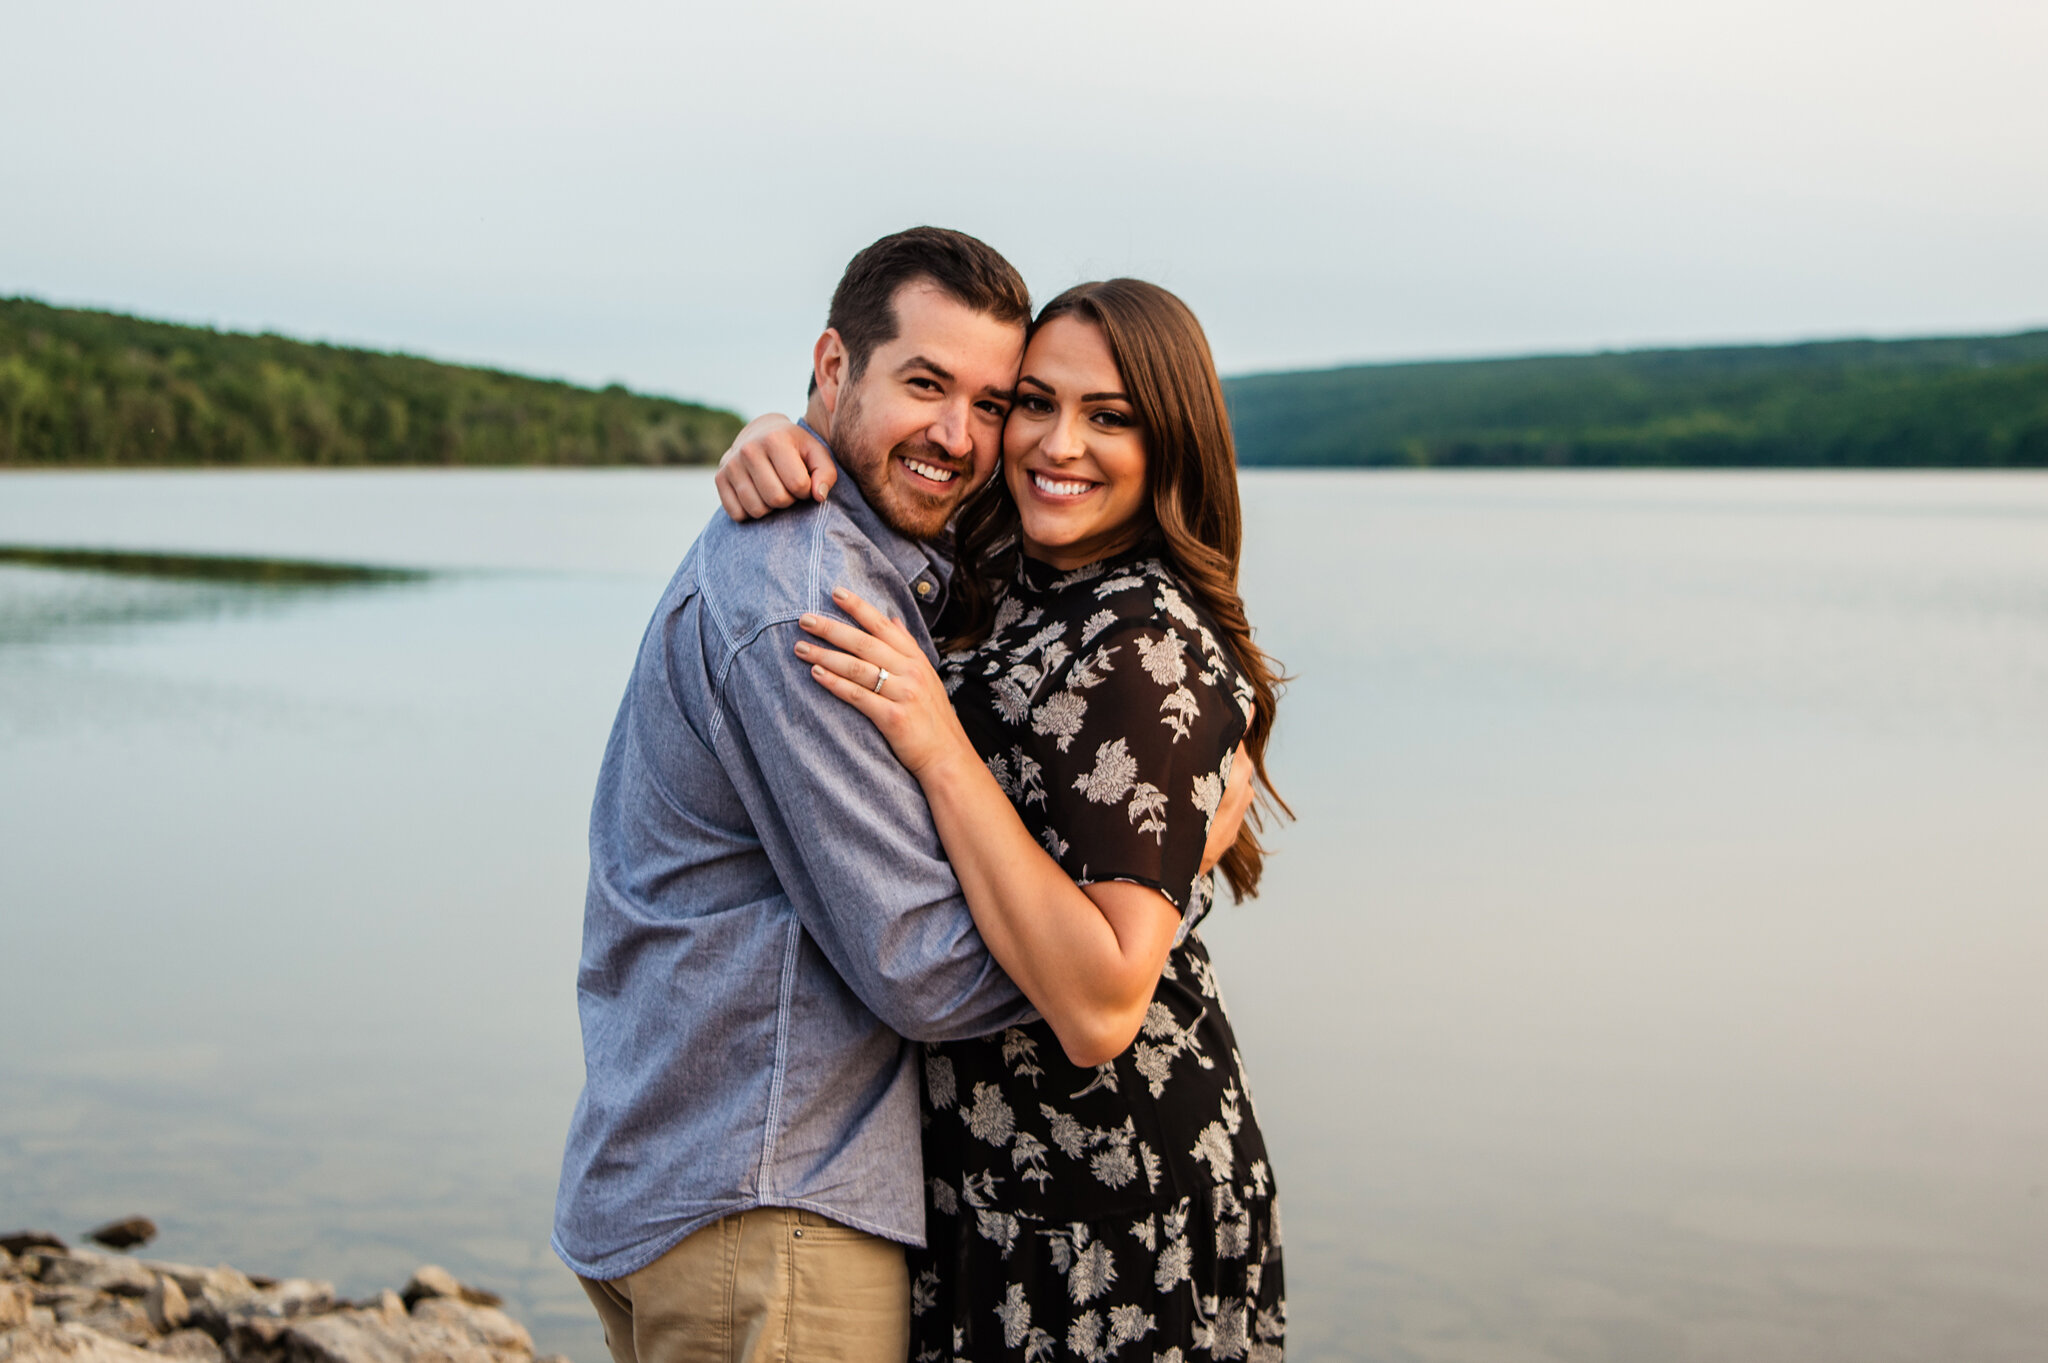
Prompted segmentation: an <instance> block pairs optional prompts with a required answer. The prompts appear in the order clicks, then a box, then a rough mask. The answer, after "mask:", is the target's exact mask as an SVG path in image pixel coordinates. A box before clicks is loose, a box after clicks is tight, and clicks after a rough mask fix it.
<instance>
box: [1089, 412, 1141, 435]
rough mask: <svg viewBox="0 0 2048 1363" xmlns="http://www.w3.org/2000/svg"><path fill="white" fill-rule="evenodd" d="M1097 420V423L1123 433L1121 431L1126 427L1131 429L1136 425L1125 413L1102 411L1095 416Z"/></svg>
mask: <svg viewBox="0 0 2048 1363" xmlns="http://www.w3.org/2000/svg"><path fill="white" fill-rule="evenodd" d="M1095 419H1096V421H1098V422H1100V423H1101V424H1102V425H1104V426H1108V427H1110V428H1112V429H1114V430H1119V431H1121V430H1123V429H1125V428H1126V427H1129V426H1131V425H1133V424H1135V423H1133V421H1132V419H1131V418H1130V416H1129V415H1128V414H1126V413H1123V412H1111V411H1102V412H1097V413H1096V414H1095Z"/></svg>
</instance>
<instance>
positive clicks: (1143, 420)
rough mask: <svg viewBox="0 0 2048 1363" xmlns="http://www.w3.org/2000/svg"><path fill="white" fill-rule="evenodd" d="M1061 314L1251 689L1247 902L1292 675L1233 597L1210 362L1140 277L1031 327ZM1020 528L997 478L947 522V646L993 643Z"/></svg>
mask: <svg viewBox="0 0 2048 1363" xmlns="http://www.w3.org/2000/svg"><path fill="white" fill-rule="evenodd" d="M1066 316H1077V317H1081V318H1085V319H1086V320H1088V321H1090V322H1093V323H1094V324H1095V325H1096V326H1098V327H1100V328H1101V329H1102V334H1103V336H1104V338H1105V339H1107V340H1108V342H1109V350H1110V354H1111V355H1112V356H1114V357H1115V359H1116V367H1117V370H1118V372H1119V373H1121V374H1122V375H1123V385H1124V391H1125V392H1126V393H1127V394H1128V395H1129V396H1130V399H1131V405H1132V406H1133V407H1134V408H1136V409H1137V416H1138V422H1139V425H1140V428H1141V429H1142V430H1143V432H1144V436H1145V473H1146V481H1147V482H1148V483H1149V484H1150V485H1151V494H1152V514H1153V518H1154V519H1155V520H1156V521H1157V522H1158V527H1159V536H1160V539H1161V540H1162V541H1163V554H1164V557H1165V558H1166V560H1167V562H1168V563H1169V564H1171V565H1172V567H1173V569H1174V571H1175V572H1177V573H1178V574H1179V575H1180V577H1181V579H1182V581H1184V582H1185V583H1186V584H1187V586H1188V588H1189V589H1190V590H1191V591H1193V592H1194V594H1195V596H1196V598H1197V599H1198V600H1199V601H1200V602H1201V603H1202V605H1203V606H1204V607H1205V608H1206V609H1207V610H1208V612H1209V614H1210V616H1211V617H1212V618H1213V619H1214V620H1215V621H1216V623H1217V625H1218V626H1219V627H1220V628H1221V630H1222V634H1223V642H1224V644H1225V646H1226V647H1228V648H1229V649H1230V652H1231V655H1232V656H1233V657H1234V658H1236V660H1237V665H1238V667H1239V668H1240V669H1241V670H1242V671H1243V672H1244V675H1245V677H1246V678H1247V679H1248V680H1249V681H1250V682H1251V687H1252V717H1251V726H1250V728H1249V729H1247V730H1246V732H1245V738H1244V745H1245V751H1246V752H1247V753H1249V754H1250V755H1251V759H1252V770H1253V772H1254V774H1255V776H1256V777H1257V781H1258V790H1257V795H1258V799H1257V800H1255V801H1254V803H1253V808H1252V809H1251V811H1250V812H1249V813H1248V814H1247V815H1246V818H1245V823H1244V829H1243V831H1242V832H1240V833H1239V834H1238V835H1237V841H1236V842H1235V843H1233V844H1232V845H1231V848H1230V850H1229V851H1228V852H1225V853H1224V854H1223V860H1222V862H1221V863H1220V869H1221V870H1222V872H1223V878H1224V879H1225V880H1227V881H1228V882H1229V883H1230V889H1231V893H1232V894H1234V895H1235V896H1236V897H1237V898H1238V899H1240V900H1243V899H1248V898H1250V897H1252V896H1253V895H1256V894H1257V893H1258V892H1259V876H1260V873H1261V872H1262V871H1263V870H1264V868H1265V857H1266V852H1265V848H1264V847H1262V846H1261V845H1260V843H1259V838H1258V830H1259V829H1261V828H1263V827H1264V819H1263V817H1262V814H1261V806H1262V805H1263V806H1265V807H1269V808H1276V809H1278V810H1279V811H1280V812H1281V813H1283V814H1288V815H1290V816H1291V815H1292V813H1293V811H1291V810H1289V809H1288V808H1287V803H1286V801H1284V800H1282V799H1281V798H1280V796H1279V794H1278V793H1277V792H1276V791H1275V790H1274V789H1273V783H1272V781H1271V780H1269V779H1268V778H1267V776H1266V741H1267V739H1269V738H1270V737H1271V736H1272V733H1273V713H1274V710H1275V708H1276V707H1277V705H1278V702H1279V692H1280V687H1281V684H1282V683H1284V682H1285V681H1286V680H1287V679H1286V677H1285V676H1283V675H1282V674H1281V672H1280V669H1279V668H1278V667H1277V666H1275V665H1274V663H1273V660H1272V659H1271V658H1269V657H1267V656H1266V654H1265V652H1264V651H1263V650H1261V649H1260V648H1259V646H1258V645H1257V644H1255V643H1253V642H1252V629H1251V624H1250V622H1249V621H1247V620H1246V619H1245V614H1244V600H1243V598H1241V597H1240V596H1239V595H1238V593H1237V564H1238V555H1239V551H1240V549H1241V547H1242V542H1243V538H1244V523H1243V517H1242V516H1241V514H1240V513H1239V510H1238V501H1237V446H1236V442H1235V441H1233V440H1232V439H1231V434H1230V414H1229V412H1228V411H1227V410H1226V409H1225V407H1224V405H1223V385H1222V384H1221V383H1220V382H1218V381H1217V378H1216V362H1215V361H1214V360H1213V359H1212V358H1210V355H1209V340H1208V337H1206V336H1205V335H1203V333H1202V324H1201V323H1200V322H1197V321H1196V320H1195V315H1194V313H1192V312H1190V311H1189V310H1188V306H1187V304H1185V303H1183V302H1181V301H1180V299H1178V298H1176V297H1174V296H1173V295H1172V294H1170V293H1168V292H1167V291H1166V290H1165V289H1162V288H1160V287H1159V286H1158V285H1157V284H1147V283H1145V282H1144V281H1143V280H1139V279H1108V280H1103V281H1101V282H1100V283H1095V284H1076V285H1075V286H1074V287H1073V288H1071V289H1068V290H1067V291H1066V292H1065V293H1063V294H1061V295H1060V296H1059V297H1057V298H1055V299H1053V300H1052V301H1051V302H1050V303H1047V304H1046V305H1045V309H1044V311H1042V312H1040V313H1039V314H1038V321H1037V322H1036V323H1035V324H1034V329H1035V328H1036V327H1042V326H1044V325H1045V324H1046V323H1047V322H1049V321H1051V320H1052V319H1053V318H1055V317H1066ZM1019 524H1020V523H1019V518H1018V515H1017V503H1016V501H1015V500H1014V499H1013V498H1012V497H1011V496H1010V488H1009V484H1008V482H1007V481H1006V480H1005V479H1004V478H1003V476H1002V475H1001V473H1000V472H999V473H998V474H997V475H996V476H995V477H994V478H991V479H990V480H989V481H988V483H987V484H986V485H984V486H983V487H982V488H980V489H979V490H978V491H977V492H976V493H975V494H974V495H973V496H972V497H971V498H969V499H968V502H967V504H966V505H965V506H964V507H962V508H961V510H960V513H959V514H958V516H956V517H955V518H954V522H953V531H954V539H953V555H954V560H955V562H956V563H957V564H959V565H960V567H961V568H962V569H964V570H965V571H962V572H959V573H958V574H956V576H955V580H954V589H955V592H956V596H955V609H956V611H957V612H958V614H956V615H955V616H954V619H955V620H956V621H958V622H959V629H958V631H957V633H956V634H955V635H954V637H953V638H951V639H949V640H947V642H946V647H948V648H959V647H961V646H963V645H965V644H970V643H977V642H979V641H980V640H982V639H984V638H986V637H987V636H988V632H989V629H990V627H991V626H992V624H993V623H994V617H995V601H994V590H993V588H994V584H995V583H996V582H1000V581H1008V580H1009V579H1010V578H1012V577H1013V576H1014V575H1015V573H1016V570H1017V556H1018V554H1019V553H1020V552H1021V541H1020V535H1019Z"/></svg>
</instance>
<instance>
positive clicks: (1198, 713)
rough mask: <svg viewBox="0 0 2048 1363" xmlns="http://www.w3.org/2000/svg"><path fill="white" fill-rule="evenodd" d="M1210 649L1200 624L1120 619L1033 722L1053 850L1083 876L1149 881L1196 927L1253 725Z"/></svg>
mask: <svg viewBox="0 0 2048 1363" xmlns="http://www.w3.org/2000/svg"><path fill="white" fill-rule="evenodd" d="M1213 650H1214V640H1213V638H1212V637H1211V636H1210V635H1209V634H1208V632H1207V631H1206V630H1202V629H1200V628H1199V626H1197V627H1195V628H1184V627H1183V626H1182V625H1181V624H1179V623H1177V622H1175V621H1173V620H1170V619H1168V620H1159V619H1135V620H1132V619H1125V620H1120V621H1117V622H1115V623H1112V624H1109V625H1108V627H1107V628H1105V629H1103V630H1102V631H1101V632H1100V633H1099V634H1098V635H1096V636H1095V637H1093V638H1090V639H1088V640H1087V641H1086V642H1084V643H1083V645H1082V647H1081V649H1080V650H1079V651H1078V653H1077V654H1075V655H1074V657H1073V658H1072V660H1071V662H1070V664H1069V665H1068V667H1067V669H1066V675H1065V677H1064V683H1063V685H1062V686H1060V688H1059V689H1058V690H1057V691H1055V692H1054V693H1053V694H1052V695H1051V696H1050V697H1048V698H1047V699H1046V701H1045V702H1043V703H1042V704H1041V705H1040V706H1038V707H1036V711H1035V713H1034V716H1033V718H1034V721H1035V722H1034V724H1033V728H1034V730H1035V731H1036V732H1037V734H1038V735H1039V739H1040V741H1039V743H1038V745H1037V748H1036V752H1035V756H1036V758H1037V760H1038V763H1039V764H1040V766H1041V767H1042V770H1041V771H1040V772H1039V773H1037V775H1038V776H1039V778H1040V780H1041V781H1042V787H1041V788H1042V790H1043V792H1044V799H1045V814H1044V820H1045V829H1046V834H1045V841H1046V844H1047V848H1048V850H1049V851H1051V852H1052V854H1053V856H1054V857H1055V858H1056V859H1057V860H1058V861H1059V863H1060V865H1061V866H1062V867H1063V868H1064V869H1065V870H1066V871H1067V873H1068V874H1069V875H1071V876H1073V877H1074V879H1075V880H1076V881H1078V882H1080V883H1082V884H1084V885H1085V884H1089V883H1091V882H1094V881H1103V880H1127V881H1134V882H1136V883H1138V884H1140V885H1150V886H1152V887H1154V888H1155V889H1157V890H1159V891H1161V892H1162V893H1163V894H1165V896H1166V897H1167V898H1168V899H1169V900H1171V901H1172V902H1173V904H1174V906H1175V907H1176V908H1178V909H1179V910H1180V911H1181V913H1182V916H1183V918H1184V919H1187V920H1190V921H1192V919H1193V918H1195V917H1199V916H1200V913H1201V911H1203V910H1205V909H1206V908H1207V906H1208V899H1209V896H1208V893H1207V881H1208V877H1207V876H1201V877H1199V878H1198V877H1197V875H1196V871H1197V868H1198V867H1199V866H1200V865H1201V861H1202V849H1203V847H1204V845H1205V844H1206V842H1207V841H1208V836H1209V823H1210V820H1211V819H1212V818H1213V817H1214V816H1215V813H1216V807H1217V804H1218V802H1219V801H1220V800H1221V798H1222V794H1223V787H1224V783H1225V782H1226V781H1227V780H1228V779H1229V776H1230V761H1231V757H1232V754H1233V753H1234V752H1235V750H1236V748H1237V745H1238V742H1239V740H1240V739H1242V738H1243V737H1244V733H1245V728H1246V718H1245V710H1244V708H1243V703H1242V700H1241V699H1240V694H1239V693H1240V690H1241V687H1240V686H1239V685H1238V677H1237V673H1236V669H1235V668H1234V667H1233V666H1231V665H1230V664H1229V663H1228V662H1227V661H1226V660H1224V659H1223V658H1222V657H1221V656H1219V655H1218V654H1217V653H1215V652H1214V651H1213ZM1033 793H1036V792H1033Z"/></svg>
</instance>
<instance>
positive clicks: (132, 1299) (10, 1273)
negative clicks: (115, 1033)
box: [0, 1232, 568, 1363]
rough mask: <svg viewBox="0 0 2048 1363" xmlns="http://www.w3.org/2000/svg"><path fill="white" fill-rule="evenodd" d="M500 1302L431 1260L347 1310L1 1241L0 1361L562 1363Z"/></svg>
mask: <svg viewBox="0 0 2048 1363" xmlns="http://www.w3.org/2000/svg"><path fill="white" fill-rule="evenodd" d="M499 1304H500V1303H499V1299H498V1298H497V1297H496V1296H495V1295H494V1294H492V1293H489V1292H485V1291H482V1290H480V1289H478V1288H474V1287H468V1286H465V1285H464V1284H462V1283H459V1282H457V1281H456V1280H455V1279H454V1277H453V1276H452V1275H450V1274H449V1273H448V1272H447V1271H446V1270H444V1269H440V1268H436V1267H434V1266H432V1265H428V1266H426V1267H423V1268H421V1269H420V1270H419V1271H418V1272H416V1273H414V1274H413V1276H412V1280H411V1281H410V1282H408V1283H407V1284H406V1285H405V1288H404V1290H403V1291H402V1292H394V1291H391V1290H389V1289H387V1290H385V1291H383V1292H381V1293H379V1294H378V1295H377V1296H376V1297H374V1298H372V1299H370V1300H367V1301H346V1300H343V1299H340V1298H338V1297H336V1296H335V1295H334V1287H333V1285H332V1284H330V1283H324V1282H318V1281H315V1280H313V1279H309V1278H284V1279H277V1278H266V1277H261V1276H258V1275H255V1274H250V1273H244V1272H241V1271H240V1270H238V1269H234V1268H229V1267H228V1266H226V1265H225V1264H223V1265H221V1266H220V1267H218V1268H196V1267H194V1266H192V1265H190V1264H173V1263H162V1262H158V1261H155V1260H150V1259H139V1258H132V1257H130V1256H128V1255H125V1254H101V1253H97V1252H94V1251H91V1250H85V1249H73V1248H69V1247H67V1246H66V1245H64V1244H63V1243H61V1242H60V1241H59V1240H58V1239H57V1237H55V1236H51V1235H44V1234H39V1233H35V1232H20V1233H16V1234H13V1235H7V1236H0V1363H165V1360H166V1359H180V1360H184V1361H185V1363H568V1360H567V1359H565V1358H562V1357H561V1356H560V1355H558V1354H557V1355H548V1356H546V1357H543V1358H540V1359H536V1358H535V1357H534V1354H533V1340H532V1338H531V1337H530V1336H529V1335H528V1334H527V1332H526V1328H525V1327H524V1326H522V1325H521V1324H520V1323H519V1322H518V1321H516V1320H514V1319H512V1318H511V1317H510V1316H508V1315H506V1314H505V1313H504V1312H503V1311H502V1310H500V1309H499Z"/></svg>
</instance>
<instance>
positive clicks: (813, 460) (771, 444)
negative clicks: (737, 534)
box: [712, 412, 839, 521]
mask: <svg viewBox="0 0 2048 1363" xmlns="http://www.w3.org/2000/svg"><path fill="white" fill-rule="evenodd" d="M712 481H713V483H714V484H715V485H716V486H717V488H718V502H719V505H721V506H723V507H724V508H725V514H726V515H728V516H730V517H732V518H733V519H734V520H736V521H749V520H756V521H757V520H760V519H761V518H762V517H763V516H766V515H767V514H768V513H769V512H771V511H774V510H776V509H778V508H780V507H785V506H791V505H794V504H795V502H796V499H797V498H799V497H809V498H811V499H812V500H814V501H820V502H822V501H824V500H825V494H826V493H828V492H830V491H831V490H832V484H834V483H836V482H838V481H839V469H838V466H837V465H835V464H834V463H833V462H832V451H830V450H828V449H826V448H825V445H824V442H822V441H820V440H818V439H817V438H816V437H815V436H813V435H812V434H811V433H810V432H809V431H806V430H805V429H804V428H803V427H801V426H799V425H797V424H796V423H795V422H794V421H791V420H790V419H789V418H788V417H786V416H783V415H782V414H781V413H780V412H769V413H768V414H767V415H765V416H757V417H755V418H754V419H753V420H752V421H750V422H748V423H747V424H746V425H745V426H744V427H742V428H741V429H740V433H739V434H738V435H736V436H734V437H733V442H732V448H731V449H729V450H727V451H726V452H725V454H724V455H723V456H722V457H721V458H720V459H719V461H718V476H717V477H716V478H715V479H713V480H712Z"/></svg>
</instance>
